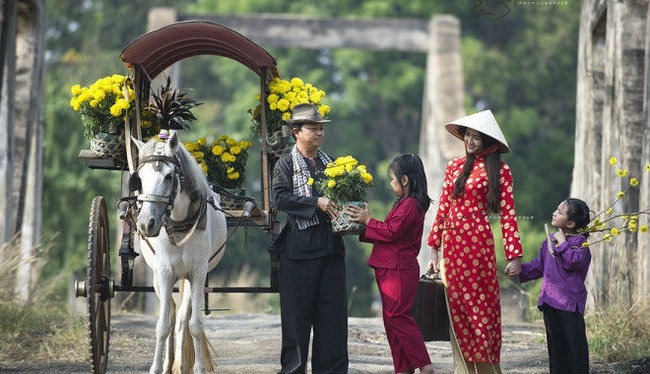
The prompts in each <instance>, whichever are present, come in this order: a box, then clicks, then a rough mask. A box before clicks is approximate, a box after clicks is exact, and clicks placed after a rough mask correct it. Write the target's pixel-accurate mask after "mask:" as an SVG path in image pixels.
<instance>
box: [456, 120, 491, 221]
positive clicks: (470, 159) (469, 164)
mask: <svg viewBox="0 0 650 374" xmlns="http://www.w3.org/2000/svg"><path fill="white" fill-rule="evenodd" d="M466 131H467V128H466V127H462V128H461V131H460V132H461V134H463V137H464V136H465V132H466ZM479 134H480V135H481V142H482V143H483V147H482V149H481V150H480V151H479V152H478V153H481V151H485V150H488V149H491V148H494V147H495V146H498V145H499V142H498V141H497V140H496V139H494V138H492V137H490V136H487V135H485V134H483V133H482V132H479ZM465 151H466V152H467V148H466V147H465ZM466 155H467V158H466V159H465V164H464V165H463V170H462V171H461V173H460V175H459V176H458V178H457V179H456V183H454V197H460V196H461V195H462V194H463V193H465V183H467V178H469V175H470V173H471V172H472V169H473V168H474V161H476V155H475V154H472V153H466ZM483 163H484V164H485V171H486V172H487V178H488V192H487V207H488V210H489V211H491V212H494V213H498V212H499V210H500V206H501V186H500V183H499V179H500V178H499V168H500V166H501V152H499V149H498V148H497V149H496V150H495V151H493V152H490V153H488V154H486V155H485V156H484V158H483Z"/></svg>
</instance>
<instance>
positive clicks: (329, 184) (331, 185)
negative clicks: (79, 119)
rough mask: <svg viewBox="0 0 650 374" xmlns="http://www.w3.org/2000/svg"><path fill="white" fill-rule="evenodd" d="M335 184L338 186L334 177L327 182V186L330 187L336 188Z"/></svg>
mask: <svg viewBox="0 0 650 374" xmlns="http://www.w3.org/2000/svg"><path fill="white" fill-rule="evenodd" d="M334 186H336V181H335V180H333V179H330V180H329V181H328V182H327V187H329V188H334Z"/></svg>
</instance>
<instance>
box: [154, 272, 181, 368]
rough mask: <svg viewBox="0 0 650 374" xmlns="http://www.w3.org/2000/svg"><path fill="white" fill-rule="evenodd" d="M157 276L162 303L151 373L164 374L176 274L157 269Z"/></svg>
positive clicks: (159, 296)
mask: <svg viewBox="0 0 650 374" xmlns="http://www.w3.org/2000/svg"><path fill="white" fill-rule="evenodd" d="M157 273H158V274H157V276H156V277H154V282H156V284H157V285H158V287H157V290H158V292H156V293H157V295H158V299H159V302H160V307H159V309H160V310H159V316H158V323H157V324H156V351H155V353H154V358H153V363H152V364H151V369H150V370H149V372H150V373H151V374H160V373H162V364H163V352H164V350H165V343H166V341H167V337H168V336H169V331H170V329H171V320H170V306H171V302H172V291H173V288H174V281H175V279H174V274H173V273H172V272H171V271H170V270H166V271H165V270H164V269H161V268H158V269H157Z"/></svg>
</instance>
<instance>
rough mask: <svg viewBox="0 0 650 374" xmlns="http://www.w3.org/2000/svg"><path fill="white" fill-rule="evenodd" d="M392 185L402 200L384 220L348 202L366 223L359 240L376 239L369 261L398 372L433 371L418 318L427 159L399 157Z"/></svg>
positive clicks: (391, 168) (350, 209) (356, 216)
mask: <svg viewBox="0 0 650 374" xmlns="http://www.w3.org/2000/svg"><path fill="white" fill-rule="evenodd" d="M388 171H389V173H390V179H391V180H390V185H391V187H392V188H393V191H394V192H395V195H397V198H398V200H397V202H395V205H393V209H391V211H390V212H389V213H388V215H387V216H386V219H385V220H384V221H383V222H382V221H379V220H377V219H375V218H372V217H371V215H370V212H369V211H368V206H367V204H366V207H365V208H359V207H355V206H348V207H347V212H348V214H350V216H351V218H352V220H353V221H355V222H361V223H364V224H366V229H365V232H364V233H363V234H362V235H361V236H360V238H359V239H360V240H361V241H364V242H368V243H373V248H372V254H371V255H370V258H369V259H368V265H370V266H371V267H372V268H373V269H374V270H375V279H376V280H377V286H378V288H379V293H380V295H381V304H382V314H383V318H384V328H385V329H386V337H387V338H388V344H389V345H390V350H391V353H392V356H393V365H394V367H395V373H413V372H414V371H415V369H416V368H419V369H420V373H427V374H431V373H433V367H432V366H431V359H430V358H429V353H428V352H427V348H426V346H425V345H424V340H422V335H421V333H420V330H419V329H418V326H417V324H416V323H415V320H414V319H413V317H411V308H412V307H413V302H414V301H415V294H416V292H417V287H418V280H419V277H420V265H419V264H418V260H417V256H418V253H419V252H420V245H421V240H422V230H423V225H424V215H425V213H426V211H427V209H428V208H429V204H430V203H431V199H430V198H429V196H428V195H427V179H426V175H425V174H424V167H423V165H422V160H420V158H419V157H418V156H415V155H402V156H397V157H395V159H394V160H393V162H392V163H391V164H390V166H389V167H388Z"/></svg>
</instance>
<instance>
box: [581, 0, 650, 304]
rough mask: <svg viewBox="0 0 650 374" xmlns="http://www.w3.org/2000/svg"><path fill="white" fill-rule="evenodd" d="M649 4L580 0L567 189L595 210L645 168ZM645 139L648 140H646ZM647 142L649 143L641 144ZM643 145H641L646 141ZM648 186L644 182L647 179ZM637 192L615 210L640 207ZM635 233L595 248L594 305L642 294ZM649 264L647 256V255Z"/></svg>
mask: <svg viewBox="0 0 650 374" xmlns="http://www.w3.org/2000/svg"><path fill="white" fill-rule="evenodd" d="M647 7H648V4H647V1H645V2H637V1H613V0H609V1H596V0H587V1H584V2H583V7H582V14H581V25H580V41H579V43H580V46H579V56H578V87H577V88H578V89H577V92H578V97H577V102H576V103H577V106H576V147H575V164H574V171H573V185H572V191H571V194H572V195H574V196H576V197H579V198H582V199H584V200H586V201H587V202H589V204H590V206H591V208H592V209H593V210H595V211H597V212H601V211H603V210H604V209H606V208H607V207H608V206H610V204H612V203H613V202H614V200H615V196H616V193H617V192H618V191H623V190H625V189H626V188H627V187H628V186H629V178H630V176H634V175H636V174H637V173H638V172H639V171H640V170H641V169H642V168H643V167H644V165H645V164H644V163H643V157H642V152H643V148H644V142H643V136H642V135H643V134H644V132H647V131H648V130H647V129H648V125H647V121H646V118H645V117H644V110H643V102H644V92H643V91H644V87H643V84H640V83H639V82H643V79H644V75H645V65H644V58H645V48H646V36H645V35H646V34H645V32H643V31H640V30H645V29H646V19H647ZM646 139H647V138H646ZM646 143H647V141H646ZM645 147H646V148H647V145H645ZM610 157H616V158H617V159H618V160H619V163H620V165H617V166H620V168H624V169H627V170H628V176H627V177H625V178H620V177H618V176H617V175H616V168H614V167H612V166H611V165H610V164H609V162H608V160H609V158H610ZM646 183H647V182H646ZM639 201H640V195H639V189H638V188H631V189H629V190H628V191H627V194H626V197H625V198H624V199H623V203H622V204H621V203H619V204H617V205H616V206H615V207H614V209H615V210H614V211H615V212H618V213H620V212H623V211H625V212H631V211H637V210H638V209H639V206H640V205H639ZM637 235H638V233H627V234H625V235H624V237H618V238H615V239H614V240H612V242H611V243H599V244H596V245H594V246H593V248H592V253H593V260H592V266H591V270H590V274H589V280H588V288H589V291H590V296H591V297H592V298H593V299H591V301H593V302H595V303H596V304H598V305H603V304H608V303H616V302H624V303H626V304H628V305H629V304H630V303H631V302H632V301H633V300H635V299H636V298H638V297H641V296H642V289H641V288H643V287H645V285H644V286H641V285H640V283H639V280H640V279H645V278H643V277H644V276H647V273H646V275H643V276H641V275H639V274H640V272H646V271H647V270H644V269H643V263H644V259H646V258H647V253H646V252H647V251H645V252H641V250H640V245H639V242H638V240H637ZM646 261H647V259H646Z"/></svg>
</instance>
